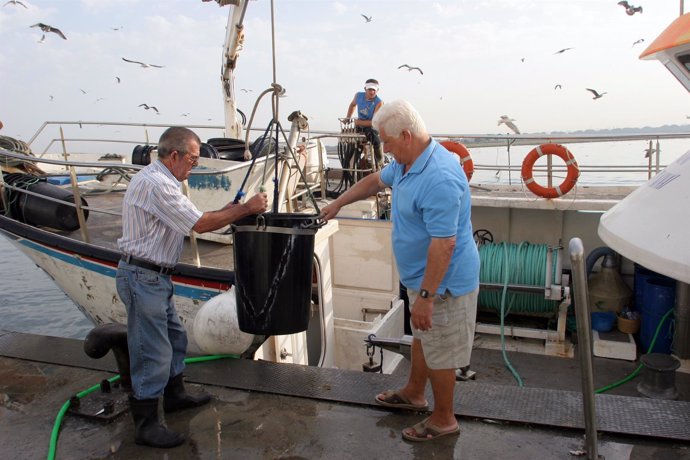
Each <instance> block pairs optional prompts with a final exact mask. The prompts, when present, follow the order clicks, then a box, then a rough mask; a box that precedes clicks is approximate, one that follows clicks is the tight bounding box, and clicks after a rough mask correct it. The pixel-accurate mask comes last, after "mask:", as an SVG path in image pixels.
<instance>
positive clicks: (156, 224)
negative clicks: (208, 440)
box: [116, 127, 267, 447]
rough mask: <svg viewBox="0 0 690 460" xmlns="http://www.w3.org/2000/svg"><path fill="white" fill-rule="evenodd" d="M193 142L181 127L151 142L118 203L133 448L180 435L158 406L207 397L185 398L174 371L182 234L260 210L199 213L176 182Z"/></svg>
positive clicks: (179, 350) (171, 442)
mask: <svg viewBox="0 0 690 460" xmlns="http://www.w3.org/2000/svg"><path fill="white" fill-rule="evenodd" d="M200 146H201V140H200V139H199V136H197V135H196V134H195V133H194V132H193V131H191V130H189V129H187V128H183V127H172V128H168V129H167V130H166V131H165V132H164V133H163V135H162V136H161V138H160V140H159V142H158V159H157V160H156V161H154V162H153V163H151V164H150V165H148V166H147V167H146V168H144V169H143V170H141V171H139V172H138V173H137V174H136V175H135V176H134V178H133V179H132V181H131V182H130V184H129V186H128V188H127V192H126V193H125V196H124V200H123V204H122V238H120V239H119V240H118V247H119V249H120V251H121V252H122V259H121V260H120V262H119V264H118V270H117V277H116V283H117V292H118V294H119V296H120V299H122V301H123V302H124V304H125V305H126V307H127V343H128V347H129V359H130V373H131V376H132V393H133V394H132V396H131V397H130V407H131V411H132V417H133V418H134V426H135V442H136V443H137V444H143V445H148V446H153V447H174V446H177V445H179V444H181V443H182V442H184V439H185V438H184V436H183V435H182V434H179V433H176V432H174V431H172V430H170V429H168V428H167V427H166V426H165V425H163V424H161V423H160V421H159V418H158V399H159V398H160V396H161V395H163V397H164V404H163V406H164V409H165V412H174V411H177V410H180V409H186V408H189V407H196V406H200V405H202V404H206V403H208V402H209V401H210V399H211V397H210V395H208V394H201V395H197V396H194V395H190V394H188V393H187V392H186V391H185V388H184V384H183V375H182V371H183V370H184V358H185V354H186V352H187V333H186V331H185V329H184V326H183V325H182V324H181V323H180V319H179V316H178V315H177V312H176V311H175V302H174V300H173V284H172V280H171V279H170V273H171V272H172V268H173V267H174V266H175V265H176V264H177V262H178V261H179V258H180V255H181V253H182V247H183V244H184V239H185V236H186V235H189V233H190V230H194V231H195V232H197V233H204V232H208V231H213V230H217V229H219V228H222V227H224V226H226V225H228V224H230V223H232V222H234V221H236V220H238V219H241V218H242V217H245V216H248V215H252V214H259V213H262V212H264V211H266V208H267V196H266V194H265V193H258V194H256V195H255V196H253V197H252V198H251V199H249V200H248V201H246V202H245V203H242V204H233V203H229V204H228V205H226V206H224V207H223V208H222V209H219V210H217V211H207V212H203V213H202V212H201V211H199V210H198V209H197V207H196V206H194V204H193V203H192V202H191V201H190V200H189V199H188V198H187V197H186V196H185V195H184V194H183V193H182V191H181V187H180V183H181V182H182V181H184V180H185V179H187V178H188V177H189V174H190V172H191V170H192V168H193V167H194V166H196V164H197V163H198V161H199V149H200Z"/></svg>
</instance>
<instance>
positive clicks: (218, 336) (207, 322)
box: [193, 286, 254, 355]
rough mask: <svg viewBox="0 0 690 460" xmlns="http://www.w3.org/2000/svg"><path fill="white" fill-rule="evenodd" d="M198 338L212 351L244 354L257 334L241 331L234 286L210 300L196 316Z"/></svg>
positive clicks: (201, 345) (208, 350)
mask: <svg viewBox="0 0 690 460" xmlns="http://www.w3.org/2000/svg"><path fill="white" fill-rule="evenodd" d="M193 331H194V339H195V340H196V343H197V345H198V346H199V348H200V349H201V351H202V352H204V353H208V354H214V355H215V354H240V353H242V352H243V351H245V350H246V349H247V348H249V345H251V343H252V341H253V340H254V335H252V334H247V333H246V332H242V331H240V326H239V323H238V321H237V303H236V301H235V291H234V286H233V287H232V288H230V289H229V290H228V291H227V292H224V293H223V294H219V295H217V296H215V297H214V298H212V299H211V300H209V301H208V302H206V303H205V304H204V305H203V306H202V307H201V308H200V309H199V312H198V313H197V314H196V316H195V317H194V327H193Z"/></svg>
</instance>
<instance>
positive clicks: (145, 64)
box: [122, 58, 164, 69]
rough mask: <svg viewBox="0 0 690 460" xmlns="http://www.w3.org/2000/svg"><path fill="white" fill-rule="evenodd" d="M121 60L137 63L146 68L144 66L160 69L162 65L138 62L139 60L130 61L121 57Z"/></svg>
mask: <svg viewBox="0 0 690 460" xmlns="http://www.w3.org/2000/svg"><path fill="white" fill-rule="evenodd" d="M122 60H123V61H125V62H131V63H132V64H139V65H140V66H142V67H144V68H146V67H156V68H158V69H162V68H163V67H164V66H162V65H156V64H147V63H145V62H140V61H130V60H129V59H125V58H122Z"/></svg>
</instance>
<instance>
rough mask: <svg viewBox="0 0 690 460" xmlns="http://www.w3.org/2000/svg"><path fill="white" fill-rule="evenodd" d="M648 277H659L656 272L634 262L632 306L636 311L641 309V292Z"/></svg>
mask: <svg viewBox="0 0 690 460" xmlns="http://www.w3.org/2000/svg"><path fill="white" fill-rule="evenodd" d="M650 277H658V278H659V277H661V278H663V277H664V276H663V275H659V274H658V273H656V272H653V271H651V270H649V269H647V268H645V267H643V266H642V265H640V264H635V277H634V278H633V302H634V308H635V310H637V311H641V310H642V302H643V301H642V294H643V293H644V288H645V284H646V283H647V280H648V279H649V278H650Z"/></svg>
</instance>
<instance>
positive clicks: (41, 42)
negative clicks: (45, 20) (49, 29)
mask: <svg viewBox="0 0 690 460" xmlns="http://www.w3.org/2000/svg"><path fill="white" fill-rule="evenodd" d="M45 42H46V34H43V35H42V36H41V39H40V40H39V41H37V42H36V43H40V44H41V45H42V44H44V43H45Z"/></svg>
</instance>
